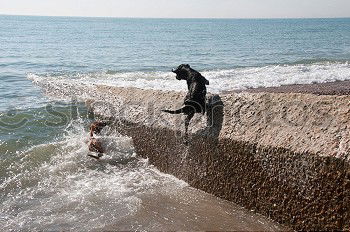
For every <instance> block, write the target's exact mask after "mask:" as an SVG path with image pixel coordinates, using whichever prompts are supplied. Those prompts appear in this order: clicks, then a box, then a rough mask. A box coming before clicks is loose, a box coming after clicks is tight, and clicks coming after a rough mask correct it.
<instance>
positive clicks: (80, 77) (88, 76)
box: [28, 61, 350, 93]
mask: <svg viewBox="0 0 350 232" xmlns="http://www.w3.org/2000/svg"><path fill="white" fill-rule="evenodd" d="M201 73H202V75H203V76H205V77H206V78H207V79H208V80H209V81H210V85H209V86H208V91H209V92H212V93H219V92H222V91H227V90H238V89H247V88H257V87H277V86H281V85H289V84H311V83H325V82H333V81H342V80H349V79H350V64H349V62H347V61H346V62H330V61H326V62H316V63H312V62H307V63H306V64H288V65H268V66H264V67H240V68H235V69H226V70H210V71H202V72H201ZM28 78H29V79H30V80H32V81H33V82H35V83H37V84H39V85H45V83H47V84H51V85H54V84H55V83H57V84H58V83H61V84H62V83H64V85H67V86H68V85H74V86H76V85H96V84H97V85H108V86H117V87H137V88H141V89H157V90H166V91H169V90H172V91H185V90H186V84H185V83H184V82H181V81H177V80H176V79H175V78H174V74H173V73H171V72H160V71H159V72H115V71H110V70H109V71H105V72H94V73H84V74H83V73H73V74H71V73H68V74H53V75H52V74H46V75H36V74H28Z"/></svg>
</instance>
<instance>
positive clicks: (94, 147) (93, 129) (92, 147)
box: [88, 121, 107, 159]
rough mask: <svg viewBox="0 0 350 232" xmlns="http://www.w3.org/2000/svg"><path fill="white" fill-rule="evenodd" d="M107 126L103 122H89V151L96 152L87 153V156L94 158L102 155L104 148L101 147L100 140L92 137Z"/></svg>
mask: <svg viewBox="0 0 350 232" xmlns="http://www.w3.org/2000/svg"><path fill="white" fill-rule="evenodd" d="M105 126H107V123H105V122H99V121H95V122H93V123H91V125H90V143H89V151H92V152H94V153H97V156H96V155H92V154H88V156H90V157H92V158H95V159H100V158H101V157H102V156H103V153H104V149H103V147H102V144H101V142H100V141H99V140H98V139H96V138H94V135H98V134H100V133H101V130H102V129H103V128H104V127H105Z"/></svg>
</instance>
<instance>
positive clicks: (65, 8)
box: [0, 0, 350, 18]
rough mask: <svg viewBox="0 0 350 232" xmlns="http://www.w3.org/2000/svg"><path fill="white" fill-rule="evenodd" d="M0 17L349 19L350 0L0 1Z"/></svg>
mask: <svg viewBox="0 0 350 232" xmlns="http://www.w3.org/2000/svg"><path fill="white" fill-rule="evenodd" d="M0 14H9V15H49V16H91V17H141V18H333V17H350V0H0Z"/></svg>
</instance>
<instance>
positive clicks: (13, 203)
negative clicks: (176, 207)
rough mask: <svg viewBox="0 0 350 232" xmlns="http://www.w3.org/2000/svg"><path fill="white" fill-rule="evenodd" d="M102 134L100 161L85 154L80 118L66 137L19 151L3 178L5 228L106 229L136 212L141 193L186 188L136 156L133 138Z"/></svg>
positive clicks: (1, 218) (1, 209) (0, 186)
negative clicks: (104, 152) (103, 148)
mask: <svg viewBox="0 0 350 232" xmlns="http://www.w3.org/2000/svg"><path fill="white" fill-rule="evenodd" d="M103 134H104V135H105V136H102V137H101V138H100V139H103V140H104V143H105V146H106V147H105V148H106V154H105V155H104V157H103V158H102V159H101V160H99V161H96V160H94V159H92V158H89V157H87V154H88V152H89V151H88V146H87V144H86V141H87V136H88V134H87V131H85V130H84V123H82V122H78V121H74V122H73V123H71V124H70V125H69V126H68V129H67V134H66V136H65V138H64V139H63V140H62V141H59V142H55V143H49V144H42V145H39V146H34V147H32V148H30V149H28V150H26V151H24V152H23V153H22V154H18V158H19V159H18V160H17V161H16V162H13V163H12V164H11V165H10V167H8V168H7V173H8V176H7V178H6V179H5V180H4V181H3V182H0V190H1V193H2V195H3V196H2V197H3V198H2V199H4V201H3V202H2V204H1V206H0V212H1V214H0V223H1V225H2V229H3V230H25V231H28V230H47V229H49V230H81V231H87V230H91V229H98V228H104V227H105V226H107V225H113V223H117V222H118V221H119V220H123V218H125V217H130V215H133V214H134V213H135V212H136V211H137V210H138V208H139V207H140V202H141V198H140V197H141V196H142V195H145V194H146V195H147V194H151V193H152V192H153V191H159V192H161V191H163V190H164V191H175V190H176V189H178V188H182V187H184V186H187V184H186V183H184V182H183V181H180V180H178V179H176V178H175V177H172V176H170V175H166V174H162V173H160V172H159V171H158V170H156V169H155V168H153V167H152V166H150V165H148V161H147V160H146V159H141V158H137V157H136V154H135V153H134V149H133V144H132V139H131V138H128V137H123V136H121V135H119V134H117V133H116V132H113V130H111V129H110V128H107V129H106V130H105V131H104V132H103ZM169 189H171V190H169Z"/></svg>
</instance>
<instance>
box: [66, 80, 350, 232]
mask: <svg viewBox="0 0 350 232" xmlns="http://www.w3.org/2000/svg"><path fill="white" fill-rule="evenodd" d="M85 91H86V90H85ZM89 91H90V92H91V94H89V96H93V98H92V97H84V98H83V99H84V100H86V102H87V104H88V106H89V107H90V108H91V109H92V110H93V111H94V112H95V114H97V115H100V116H101V117H103V118H109V119H112V120H114V125H115V126H116V129H117V130H118V131H119V132H120V133H122V134H124V135H128V136H131V137H132V138H133V141H134V145H135V148H136V151H137V153H138V155H140V156H143V157H147V158H149V161H150V163H151V164H153V165H155V166H156V167H157V168H158V169H159V170H161V171H163V172H166V173H170V174H172V175H174V176H176V177H178V178H180V179H183V180H185V181H186V182H188V183H189V184H190V185H191V186H193V187H195V188H198V189H201V190H204V191H206V192H208V193H211V194H213V195H215V196H218V197H221V198H224V199H227V200H229V201H233V202H236V203H238V204H240V205H242V206H244V207H246V208H248V209H251V210H254V211H256V212H258V213H261V214H263V215H265V216H268V217H270V218H272V219H273V220H275V221H277V222H279V223H282V224H284V225H287V226H289V227H291V228H293V229H296V230H325V229H327V230H349V229H350V191H349V190H350V180H349V179H350V167H349V164H350V124H349V123H350V97H349V96H318V95H313V94H296V93H233V94H224V95H220V96H219V95H211V96H208V103H209V104H208V113H207V115H196V116H195V118H194V119H193V120H192V121H191V124H190V135H189V138H188V139H185V138H184V134H183V131H184V123H183V122H184V117H183V116H181V115H169V114H165V113H161V111H160V110H161V109H169V108H171V109H175V108H177V107H180V106H181V104H182V100H183V97H184V95H185V93H178V92H165V91H153V90H140V89H135V88H116V87H107V86H93V87H91V89H90V90H89ZM76 93H77V90H75V91H74V94H75V95H76ZM68 95H69V93H68Z"/></svg>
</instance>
